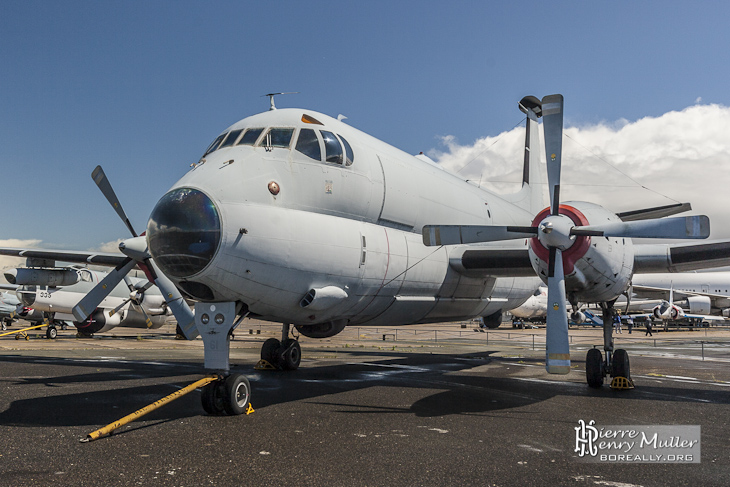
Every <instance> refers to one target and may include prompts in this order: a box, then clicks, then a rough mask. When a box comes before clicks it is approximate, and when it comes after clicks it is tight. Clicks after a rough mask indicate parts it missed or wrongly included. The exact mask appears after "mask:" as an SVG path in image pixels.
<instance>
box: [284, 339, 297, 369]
mask: <svg viewBox="0 0 730 487" xmlns="http://www.w3.org/2000/svg"><path fill="white" fill-rule="evenodd" d="M281 347H282V348H283V349H284V351H283V363H282V364H281V366H282V368H283V369H284V370H297V369H298V368H299V364H300V363H301V361H302V347H301V346H300V345H299V342H298V341H297V340H292V339H291V338H290V339H288V340H286V341H285V342H284V343H283V344H282V345H281Z"/></svg>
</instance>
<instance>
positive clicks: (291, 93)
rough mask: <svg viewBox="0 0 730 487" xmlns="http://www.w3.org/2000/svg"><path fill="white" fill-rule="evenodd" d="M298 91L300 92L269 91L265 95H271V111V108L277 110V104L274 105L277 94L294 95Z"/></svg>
mask: <svg viewBox="0 0 730 487" xmlns="http://www.w3.org/2000/svg"><path fill="white" fill-rule="evenodd" d="M296 93H299V92H298V91H283V92H281V93H268V94H266V95H263V96H268V97H269V102H270V103H271V105H270V106H269V111H271V110H276V105H274V97H275V96H276V95H294V94H296Z"/></svg>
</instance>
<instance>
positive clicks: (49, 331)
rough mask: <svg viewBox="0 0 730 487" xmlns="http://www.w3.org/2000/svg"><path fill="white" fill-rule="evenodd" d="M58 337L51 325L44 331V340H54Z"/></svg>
mask: <svg viewBox="0 0 730 487" xmlns="http://www.w3.org/2000/svg"><path fill="white" fill-rule="evenodd" d="M57 336H58V330H57V329H56V327H55V326H53V325H51V326H49V327H48V328H47V329H46V338H48V339H50V340H54V339H55V338H56V337H57Z"/></svg>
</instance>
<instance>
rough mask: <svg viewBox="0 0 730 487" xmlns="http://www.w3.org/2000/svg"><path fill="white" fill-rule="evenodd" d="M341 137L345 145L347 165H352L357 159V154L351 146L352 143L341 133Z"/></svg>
mask: <svg viewBox="0 0 730 487" xmlns="http://www.w3.org/2000/svg"><path fill="white" fill-rule="evenodd" d="M339 137H340V140H341V141H342V145H344V146H345V166H352V163H353V161H354V160H355V154H354V153H353V152H352V147H350V144H349V143H348V142H347V141H346V140H345V138H344V137H343V136H341V135H340V136H339Z"/></svg>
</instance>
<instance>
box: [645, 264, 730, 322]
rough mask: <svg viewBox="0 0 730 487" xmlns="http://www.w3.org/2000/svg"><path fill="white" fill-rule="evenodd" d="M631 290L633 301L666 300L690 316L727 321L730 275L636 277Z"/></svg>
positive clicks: (649, 275)
mask: <svg viewBox="0 0 730 487" xmlns="http://www.w3.org/2000/svg"><path fill="white" fill-rule="evenodd" d="M632 289H633V292H634V294H635V295H636V296H637V297H642V298H657V299H663V300H669V301H672V302H673V303H674V304H676V305H680V306H681V307H682V308H684V309H687V310H688V311H689V312H690V313H692V314H701V315H710V314H718V315H721V316H724V317H725V318H728V317H730V272H683V273H680V274H640V275H636V276H634V278H633V279H632ZM670 294H673V299H672V298H670Z"/></svg>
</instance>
